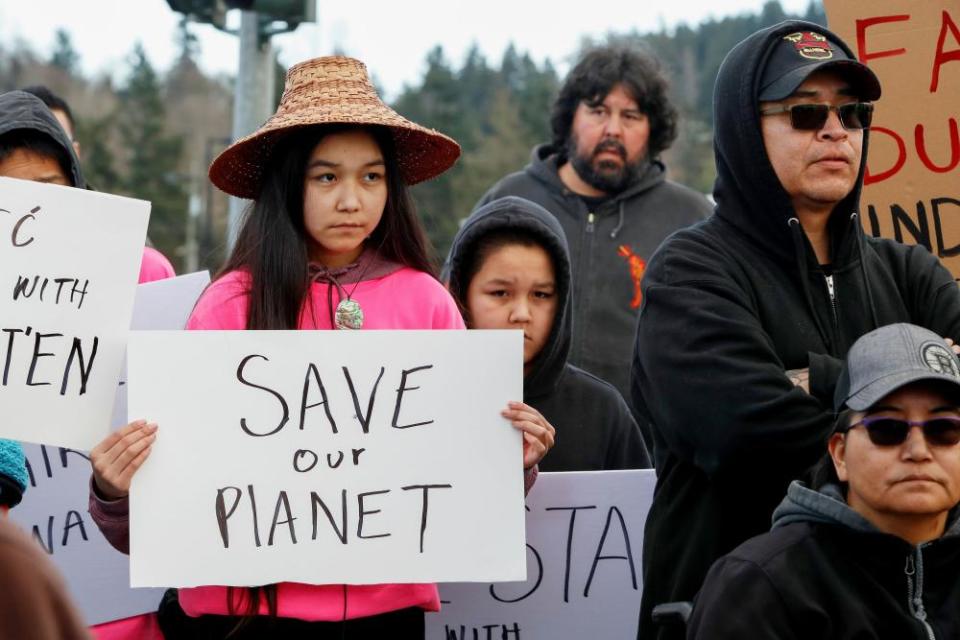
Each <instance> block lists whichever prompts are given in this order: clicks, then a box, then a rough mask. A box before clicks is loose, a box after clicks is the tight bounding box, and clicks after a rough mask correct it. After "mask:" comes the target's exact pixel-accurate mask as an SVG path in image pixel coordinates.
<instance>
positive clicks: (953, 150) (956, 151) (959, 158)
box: [913, 118, 960, 173]
mask: <svg viewBox="0 0 960 640" xmlns="http://www.w3.org/2000/svg"><path fill="white" fill-rule="evenodd" d="M947 123H948V126H949V129H950V160H948V161H947V164H945V165H943V166H939V167H938V166H937V165H935V164H934V163H933V161H932V160H931V159H930V156H929V155H928V154H927V145H926V142H925V140H924V136H923V125H922V124H918V125H917V127H916V129H914V131H913V133H914V139H915V141H916V145H917V155H918V156H920V162H922V163H923V166H925V167H926V168H927V169H929V170H930V171H933V172H934V173H947V172H948V171H953V170H954V169H955V168H956V166H957V165H958V164H960V132H958V131H957V121H956V120H954V119H953V118H950V119H949V120H947Z"/></svg>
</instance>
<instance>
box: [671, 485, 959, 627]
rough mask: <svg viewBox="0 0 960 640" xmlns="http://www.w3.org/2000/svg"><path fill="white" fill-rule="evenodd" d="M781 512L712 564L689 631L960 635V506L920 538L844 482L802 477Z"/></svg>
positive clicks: (791, 490)
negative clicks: (861, 510)
mask: <svg viewBox="0 0 960 640" xmlns="http://www.w3.org/2000/svg"><path fill="white" fill-rule="evenodd" d="M773 519H774V521H773V530H772V531H770V532H769V533H766V534H764V535H761V536H757V537H755V538H752V539H750V540H748V541H747V542H745V543H743V544H742V545H740V546H739V547H737V548H736V549H735V550H733V551H732V552H731V553H729V554H728V555H726V556H724V557H723V558H721V559H720V560H718V561H717V562H716V563H715V564H714V565H713V567H712V568H711V569H710V572H709V574H708V575H707V579H706V580H705V581H704V583H703V587H702V588H701V590H700V593H699V595H698V596H697V600H696V603H695V605H694V611H693V616H692V618H691V620H690V623H689V626H688V630H687V638H688V639H691V638H693V639H698V638H709V639H710V640H724V639H727V638H729V639H731V640H732V639H733V638H746V637H752V638H765V639H767V640H774V639H782V640H786V639H796V640H800V639H807V638H824V639H829V640H834V639H836V640H847V639H849V640H854V639H859V638H890V639H893V638H896V640H905V639H910V638H916V639H917V640H935V639H937V638H941V639H944V640H946V639H948V638H949V639H951V640H953V639H954V638H958V637H960V580H958V579H957V576H958V575H960V509H956V508H955V509H954V510H953V511H952V512H951V513H950V515H949V516H948V521H947V528H946V531H945V532H944V533H943V535H942V536H940V537H939V538H937V539H936V540H933V541H931V542H927V543H924V544H921V545H919V546H914V545H912V544H910V543H909V542H907V541H905V540H902V539H901V538H898V537H896V536H893V535H890V534H887V533H883V532H881V531H880V530H879V529H877V527H875V526H874V525H873V524H872V523H871V522H869V521H868V520H867V519H866V518H864V517H863V516H861V515H860V514H858V513H857V512H855V511H854V510H853V509H851V508H850V507H849V506H847V504H846V501H845V499H844V496H843V493H842V491H841V489H840V487H839V486H837V485H834V484H827V485H825V486H823V487H821V488H820V490H819V491H815V490H813V489H810V488H808V487H806V486H805V485H803V484H802V483H800V482H794V483H792V484H791V485H790V488H789V489H788V491H787V496H786V498H784V500H783V502H782V503H781V504H780V506H779V507H778V508H777V509H776V511H775V512H774V516H773ZM734 611H735V614H733V613H731V612H734Z"/></svg>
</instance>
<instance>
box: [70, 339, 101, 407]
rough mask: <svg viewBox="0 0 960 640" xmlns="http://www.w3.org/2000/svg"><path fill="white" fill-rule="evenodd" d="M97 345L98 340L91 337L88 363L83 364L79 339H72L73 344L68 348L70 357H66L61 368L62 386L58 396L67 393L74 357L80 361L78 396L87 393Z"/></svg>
mask: <svg viewBox="0 0 960 640" xmlns="http://www.w3.org/2000/svg"><path fill="white" fill-rule="evenodd" d="M99 344H100V338H98V337H97V336H93V349H91V350H90V361H89V362H85V361H84V358H83V350H82V349H81V346H82V345H81V342H80V338H74V339H73V344H72V345H71V347H70V355H69V356H68V357H67V366H65V367H64V368H63V384H61V385H60V395H65V394H66V393H67V384H68V383H69V381H70V365H72V364H73V358H74V356H76V357H77V359H78V360H79V361H80V393H79V394H78V395H81V396H82V395H83V394H85V393H86V392H87V381H88V380H90V371H91V370H93V360H94V358H96V357H97V347H98V346H99Z"/></svg>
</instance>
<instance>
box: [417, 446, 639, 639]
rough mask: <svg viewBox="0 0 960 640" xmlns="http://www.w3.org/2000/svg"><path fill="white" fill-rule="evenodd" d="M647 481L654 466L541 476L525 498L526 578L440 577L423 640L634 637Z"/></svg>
mask: <svg viewBox="0 0 960 640" xmlns="http://www.w3.org/2000/svg"><path fill="white" fill-rule="evenodd" d="M558 436H559V437H562V434H558ZM548 455H549V454H548ZM655 484H656V476H655V475H654V472H653V470H652V469H651V470H642V471H599V472H577V473H542V474H540V477H539V478H537V483H536V484H535V485H534V487H533V490H532V491H531V492H530V495H529V496H527V568H528V569H527V580H526V582H523V583H512V584H486V585H483V584H442V585H440V599H441V601H442V602H443V605H442V608H441V610H440V613H437V614H428V615H427V618H426V623H427V632H426V639H427V640H500V639H509V640H566V639H569V640H581V639H583V638H595V639H597V640H599V639H600V638H635V637H636V636H637V621H638V619H639V616H640V593H641V590H642V588H643V584H642V575H641V568H640V558H641V552H642V550H643V527H644V522H645V521H646V518H647V512H648V511H649V510H650V504H651V502H652V501H653V488H654V485H655Z"/></svg>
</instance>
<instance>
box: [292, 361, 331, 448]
mask: <svg viewBox="0 0 960 640" xmlns="http://www.w3.org/2000/svg"><path fill="white" fill-rule="evenodd" d="M311 375H312V376H313V379H314V380H316V382H317V388H319V389H320V397H321V398H323V399H322V400H321V401H320V402H315V403H313V404H307V397H308V396H309V394H310V376H311ZM320 405H323V410H324V412H326V414H327V422H329V423H330V428H331V429H332V430H333V432H334V433H337V423H336V422H335V421H334V419H333V414H332V413H330V404H329V403H328V402H327V390H326V389H325V388H324V386H323V381H322V380H320V372H319V371H317V367H316V365H314V364H313V363H312V362H311V363H310V366H309V367H307V373H306V374H305V375H304V376H303V399H302V400H301V401H300V429H301V430H303V423H304V421H305V420H306V417H307V409H313V408H314V407H319V406H320Z"/></svg>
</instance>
